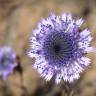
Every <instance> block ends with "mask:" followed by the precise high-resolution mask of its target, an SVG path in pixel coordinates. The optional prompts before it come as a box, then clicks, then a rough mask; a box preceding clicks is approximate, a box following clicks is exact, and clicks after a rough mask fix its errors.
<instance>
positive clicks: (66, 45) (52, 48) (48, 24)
mask: <svg viewBox="0 0 96 96" xmlns="http://www.w3.org/2000/svg"><path fill="white" fill-rule="evenodd" d="M82 23H83V20H82V19H81V18H80V19H77V20H75V19H73V18H72V15H71V14H69V13H64V14H62V15H61V16H56V15H55V14H54V13H51V14H50V16H49V17H48V18H47V19H42V20H41V21H40V22H39V23H38V28H37V29H36V30H34V31H33V35H32V37H31V48H30V51H29V52H28V55H29V56H30V57H35V58H36V61H35V64H34V65H33V68H35V69H37V71H38V72H39V73H40V75H41V77H44V78H45V79H46V81H49V80H50V79H51V78H52V76H53V75H54V74H55V75H56V78H55V82H56V83H57V84H58V83H60V81H61V79H62V78H63V80H64V81H66V82H69V83H70V82H73V81H74V80H75V79H78V78H79V77H80V73H81V72H82V71H83V70H84V69H85V68H86V67H87V66H88V65H89V64H90V59H89V58H87V57H85V56H84V55H85V54H86V53H89V52H91V51H94V48H93V47H91V46H90V42H91V40H92V37H91V36H90V31H89V30H88V29H84V30H83V31H80V26H81V25H82Z"/></svg>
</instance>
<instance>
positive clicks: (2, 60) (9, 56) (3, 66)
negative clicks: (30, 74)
mask: <svg viewBox="0 0 96 96" xmlns="http://www.w3.org/2000/svg"><path fill="white" fill-rule="evenodd" d="M16 66H17V63H16V54H15V52H13V50H12V48H11V47H9V46H3V47H0V76H2V78H3V79H4V80H6V78H7V76H8V75H9V74H11V73H12V72H13V69H14V68H15V67H16Z"/></svg>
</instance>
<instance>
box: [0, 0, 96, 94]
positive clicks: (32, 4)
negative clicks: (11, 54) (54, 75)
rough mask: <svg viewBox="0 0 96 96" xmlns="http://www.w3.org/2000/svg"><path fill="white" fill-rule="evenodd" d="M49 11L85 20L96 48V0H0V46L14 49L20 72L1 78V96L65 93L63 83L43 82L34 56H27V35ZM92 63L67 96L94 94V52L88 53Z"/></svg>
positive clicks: (95, 86) (95, 81)
mask: <svg viewBox="0 0 96 96" xmlns="http://www.w3.org/2000/svg"><path fill="white" fill-rule="evenodd" d="M50 12H54V13H55V14H56V15H61V14H62V13H64V12H71V13H72V14H73V16H75V17H76V18H77V17H78V18H80V17H82V18H83V19H85V22H84V24H83V27H82V28H86V27H88V28H90V30H91V32H92V36H93V41H92V45H93V46H94V47H96V0H0V46H3V45H6V44H9V45H10V46H12V48H13V49H14V50H15V51H16V53H17V55H18V57H19V62H20V64H21V68H22V70H23V72H22V74H20V72H18V71H16V72H15V73H14V74H12V75H11V76H9V77H8V79H7V80H6V81H3V80H0V96H68V95H67V94H66V93H67V90H66V88H65V86H64V83H63V84H60V85H55V84H54V83H53V81H50V82H45V81H44V80H43V79H41V78H40V76H39V74H38V73H37V72H36V70H33V69H32V67H31V66H32V64H33V63H34V58H33V59H31V58H28V56H27V54H26V53H27V51H28V48H29V45H30V43H29V38H30V35H31V32H32V30H33V29H35V28H36V26H37V23H38V21H39V20H40V19H41V18H47V17H48V15H49V14H50ZM88 57H90V58H91V59H92V63H91V65H90V68H89V69H88V70H85V72H84V73H83V74H81V78H80V80H78V81H75V82H74V84H73V89H72V94H73V95H70V96H96V68H95V66H96V63H95V62H96V60H95V58H96V53H90V54H88Z"/></svg>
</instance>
